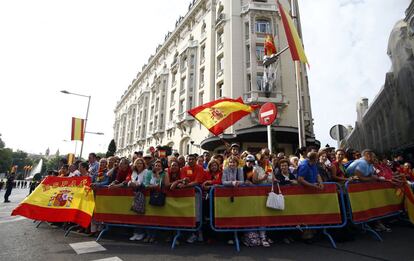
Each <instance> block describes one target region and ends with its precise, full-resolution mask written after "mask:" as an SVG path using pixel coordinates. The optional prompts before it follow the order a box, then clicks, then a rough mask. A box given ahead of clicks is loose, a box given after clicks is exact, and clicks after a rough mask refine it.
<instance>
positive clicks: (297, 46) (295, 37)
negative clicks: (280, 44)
mask: <svg viewBox="0 0 414 261" xmlns="http://www.w3.org/2000/svg"><path fill="white" fill-rule="evenodd" d="M277 5H278V7H279V12H280V15H281V16H282V23H283V28H284V29H285V34H286V38H287V41H288V44H289V49H290V54H291V55H292V60H294V61H301V62H303V63H307V64H308V65H309V63H308V58H307V57H306V54H305V50H303V45H302V41H301V40H300V38H299V34H298V31H297V30H296V27H295V24H294V23H293V20H292V18H291V17H290V15H289V14H287V13H286V12H285V10H284V9H283V7H282V5H281V4H280V3H279V1H277Z"/></svg>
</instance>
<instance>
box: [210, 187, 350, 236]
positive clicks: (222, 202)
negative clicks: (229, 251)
mask: <svg viewBox="0 0 414 261" xmlns="http://www.w3.org/2000/svg"><path fill="white" fill-rule="evenodd" d="M270 189H271V188H270V187H266V186H258V187H238V188H229V187H217V188H215V191H214V225H215V227H216V228H250V227H276V226H296V225H308V226H311V225H324V224H342V222H343V221H342V216H341V210H340V207H339V201H338V192H337V187H336V185H335V184H325V187H324V190H323V191H318V190H316V189H309V188H305V187H303V186H282V187H281V190H282V194H283V195H284V197H285V209H284V210H282V211H280V210H274V209H270V208H267V207H266V200H267V195H268V193H269V192H270ZM231 199H233V200H231Z"/></svg>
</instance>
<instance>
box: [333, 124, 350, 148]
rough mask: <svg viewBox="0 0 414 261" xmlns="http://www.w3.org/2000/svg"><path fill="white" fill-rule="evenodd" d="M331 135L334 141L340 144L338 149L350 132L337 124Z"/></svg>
mask: <svg viewBox="0 0 414 261" xmlns="http://www.w3.org/2000/svg"><path fill="white" fill-rule="evenodd" d="M329 135H330V136H331V138H332V139H334V140H336V141H337V142H338V149H339V146H340V143H341V140H343V139H345V137H346V135H348V130H347V128H345V126H344V125H341V124H336V125H334V126H332V128H331V130H330V131H329Z"/></svg>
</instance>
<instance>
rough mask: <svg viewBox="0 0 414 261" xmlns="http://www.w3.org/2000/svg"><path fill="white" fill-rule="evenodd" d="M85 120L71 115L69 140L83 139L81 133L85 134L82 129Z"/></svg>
mask: <svg viewBox="0 0 414 261" xmlns="http://www.w3.org/2000/svg"><path fill="white" fill-rule="evenodd" d="M84 126H85V120H84V119H78V118H74V117H72V133H71V140H81V141H83V135H84V134H85V130H84Z"/></svg>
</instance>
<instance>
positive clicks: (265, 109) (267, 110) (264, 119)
mask: <svg viewBox="0 0 414 261" xmlns="http://www.w3.org/2000/svg"><path fill="white" fill-rule="evenodd" d="M276 117H277V107H276V105H275V104H274V103H271V102H267V103H265V104H263V106H262V107H261V108H260V111H259V122H260V124H262V125H267V146H268V148H269V151H270V153H272V123H273V122H274V121H275V119H276Z"/></svg>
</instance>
